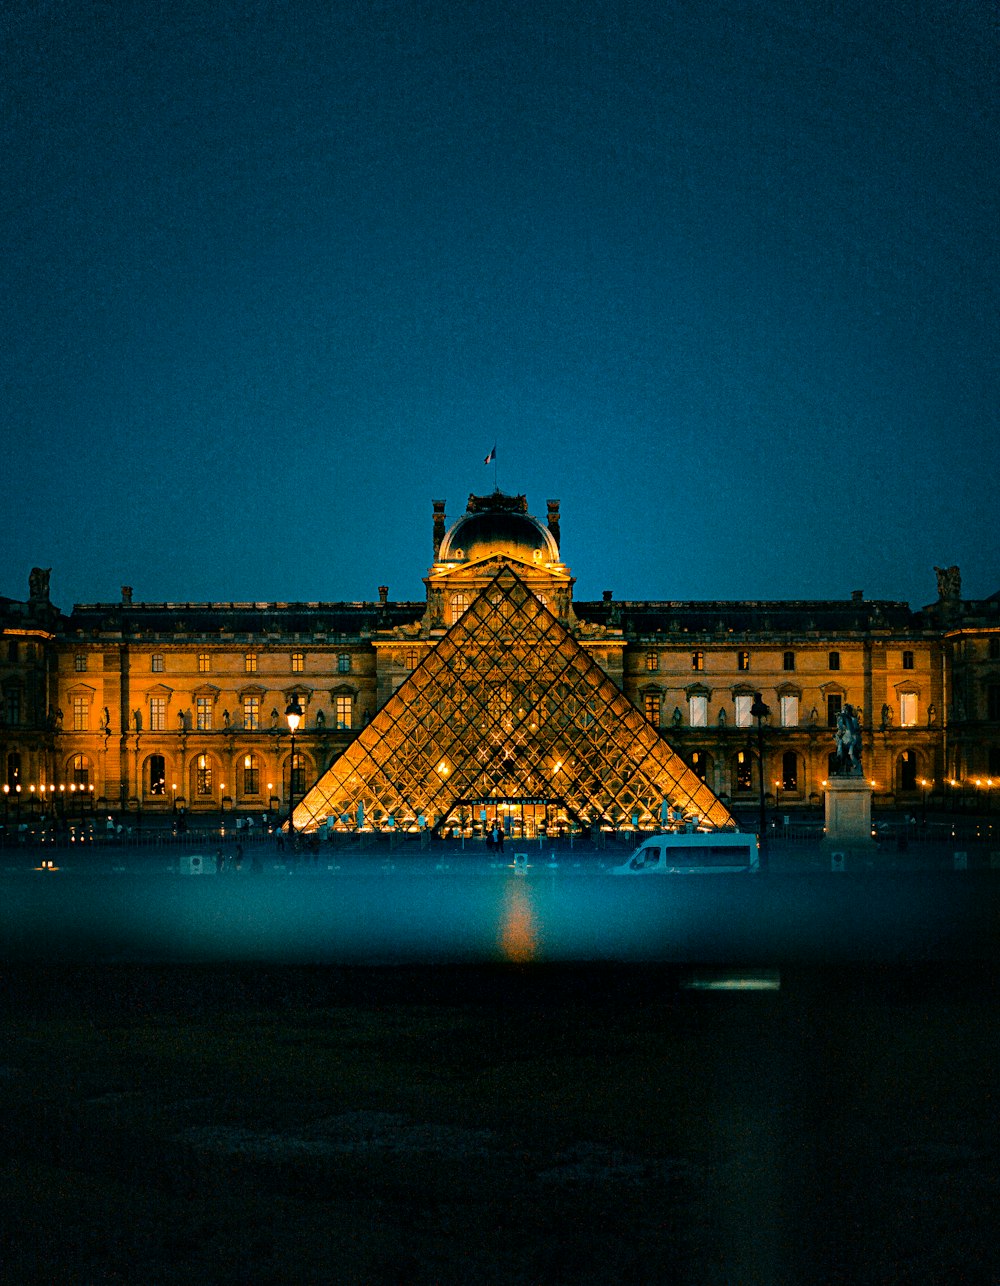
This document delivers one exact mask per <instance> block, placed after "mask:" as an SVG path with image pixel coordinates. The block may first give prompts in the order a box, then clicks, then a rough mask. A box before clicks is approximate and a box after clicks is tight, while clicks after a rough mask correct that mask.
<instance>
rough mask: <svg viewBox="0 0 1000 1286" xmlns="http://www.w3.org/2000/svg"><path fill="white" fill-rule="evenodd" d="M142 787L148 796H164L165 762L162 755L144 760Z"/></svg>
mask: <svg viewBox="0 0 1000 1286" xmlns="http://www.w3.org/2000/svg"><path fill="white" fill-rule="evenodd" d="M143 785H144V786H145V788H146V793H147V794H148V795H165V794H166V791H167V761H166V760H165V759H164V757H163V756H162V755H150V756H149V758H148V759H147V760H146V771H145V772H144V773H143Z"/></svg>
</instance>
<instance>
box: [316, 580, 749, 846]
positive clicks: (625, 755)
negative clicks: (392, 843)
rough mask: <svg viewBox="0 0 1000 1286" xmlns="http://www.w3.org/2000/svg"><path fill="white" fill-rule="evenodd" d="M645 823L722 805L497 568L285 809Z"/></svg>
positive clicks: (376, 818) (717, 810)
mask: <svg viewBox="0 0 1000 1286" xmlns="http://www.w3.org/2000/svg"><path fill="white" fill-rule="evenodd" d="M501 801H531V802H536V803H542V802H545V803H548V804H554V805H556V806H557V808H558V809H559V810H560V811H561V812H563V813H564V815H565V817H566V818H567V819H568V820H569V819H572V820H575V821H577V822H578V823H580V824H582V825H588V824H598V825H600V824H607V825H612V826H617V825H621V824H628V823H630V822H632V821H633V819H634V820H635V821H636V822H637V824H638V825H639V826H640V827H656V826H659V825H661V824H662V822H663V820H664V819H665V808H666V807H670V808H672V809H674V810H675V815H676V810H680V811H682V812H683V813H684V815H685V816H686V817H691V816H697V817H698V818H699V819H700V820H701V821H702V822H703V823H706V824H708V825H710V826H714V827H734V826H735V822H734V820H733V818H732V816H731V815H730V813H729V811H728V810H727V809H726V807H725V806H724V805H723V804H722V803H721V802H720V800H719V799H718V798H717V797H716V796H715V794H714V793H713V792H712V791H711V790H710V789H709V787H708V786H706V785H705V783H704V782H703V781H702V780H701V779H700V778H699V777H698V776H697V774H696V773H694V772H693V771H692V769H690V768H689V767H688V766H687V764H685V763H684V761H683V760H682V759H681V757H680V756H679V755H678V754H677V753H676V752H675V751H674V750H672V749H671V747H670V746H669V745H668V744H667V742H666V740H665V739H664V738H663V737H662V736H661V735H660V733H659V732H658V731H657V730H656V729H655V728H654V727H653V726H652V724H650V723H649V722H648V720H646V719H645V718H644V717H643V715H642V714H641V713H640V712H639V711H638V710H637V709H636V708H635V706H633V705H632V703H631V702H630V701H629V700H628V698H627V697H626V696H625V695H624V693H622V691H621V690H620V689H619V688H618V687H617V686H616V684H615V683H614V682H613V681H612V680H611V679H610V678H608V676H607V675H606V674H605V673H604V671H603V670H602V669H601V668H600V667H599V666H598V665H597V664H596V663H595V662H594V661H593V660H592V659H591V657H590V656H589V654H588V653H587V651H586V649H585V648H583V647H581V645H580V644H579V643H578V642H577V641H576V639H575V638H574V637H573V636H572V634H571V633H570V632H569V631H568V630H567V629H566V628H565V627H564V626H563V625H562V624H561V623H560V622H559V620H558V619H557V618H556V617H555V616H554V615H553V614H552V613H551V612H550V611H549V610H548V608H547V607H546V606H545V605H544V604H543V603H542V602H541V601H540V600H539V599H538V598H536V597H535V595H534V594H533V593H532V592H531V590H530V589H528V587H527V586H526V585H525V584H524V582H523V581H522V580H521V579H520V578H519V577H518V575H517V574H516V572H514V571H513V570H512V569H511V568H510V567H509V566H504V567H502V568H501V569H500V571H498V572H497V574H496V576H495V577H494V578H493V579H492V581H490V582H489V584H488V585H487V586H486V588H485V589H484V590H482V592H481V593H480V594H479V595H478V596H477V597H476V598H475V599H474V601H473V602H472V603H471V605H470V606H469V607H468V609H467V610H466V611H465V613H464V614H463V615H462V616H461V617H460V618H459V619H458V620H457V621H456V622H455V623H454V624H453V625H452V626H451V628H450V629H449V630H448V631H447V633H446V634H445V635H444V636H443V637H442V639H441V641H440V642H439V643H438V645H437V647H436V648H435V649H434V650H433V651H431V652H430V653H429V654H428V655H427V656H426V657H425V659H424V660H423V662H422V663H421V664H420V665H419V666H418V667H417V668H416V669H415V670H414V671H413V673H412V674H411V675H410V676H409V677H408V678H407V679H406V680H404V682H403V683H402V684H400V686H399V687H398V688H397V689H396V691H395V692H394V693H393V695H392V696H391V697H390V698H389V700H388V701H387V702H386V703H385V705H384V706H383V707H382V708H381V710H379V711H378V713H377V714H376V715H375V717H374V718H373V719H372V721H371V723H369V724H368V726H367V727H366V728H364V730H363V731H362V732H361V733H359V735H358V737H357V738H356V739H355V740H354V741H353V742H352V743H351V744H350V746H348V747H347V749H346V750H345V751H344V752H343V754H341V755H340V756H339V757H338V758H337V759H336V760H335V761H334V763H333V764H332V765H331V766H330V768H329V769H328V770H327V771H326V772H325V773H324V774H323V776H322V777H321V778H320V779H319V781H318V782H317V783H316V784H315V785H314V786H313V787H312V788H311V789H310V790H309V791H308V792H307V793H306V795H305V797H304V798H303V799H302V801H301V802H300V803H299V804H298V805H297V806H296V808H295V812H294V824H295V826H296V828H297V829H299V830H312V829H314V828H315V827H317V826H319V825H321V824H323V823H330V824H333V825H337V826H343V827H347V828H350V829H354V828H355V826H358V827H360V826H362V825H364V826H369V825H377V826H384V825H386V824H387V823H388V821H389V819H392V824H393V825H394V826H395V827H396V829H398V830H410V829H415V828H417V827H419V826H422V825H424V826H427V827H431V828H434V829H440V828H442V827H443V826H444V825H445V824H446V823H447V822H449V819H451V821H450V824H459V823H461V822H463V821H464V820H466V819H468V818H469V817H470V816H471V815H472V814H473V812H474V811H475V810H478V809H479V808H480V807H481V806H482V805H484V804H487V803H499V802H501Z"/></svg>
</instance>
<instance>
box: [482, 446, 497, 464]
mask: <svg viewBox="0 0 1000 1286" xmlns="http://www.w3.org/2000/svg"><path fill="white" fill-rule="evenodd" d="M496 458H497V444H496V443H495V442H494V443H493V447H492V449H491V451H490V453H489V455H488V456H487V457H486V459H485V460H484V461H483V464H492V463H493V461H494V460H495V459H496Z"/></svg>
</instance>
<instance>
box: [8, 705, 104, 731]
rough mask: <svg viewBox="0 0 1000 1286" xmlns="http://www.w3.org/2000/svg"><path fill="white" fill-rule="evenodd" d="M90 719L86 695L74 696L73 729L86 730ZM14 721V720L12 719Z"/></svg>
mask: <svg viewBox="0 0 1000 1286" xmlns="http://www.w3.org/2000/svg"><path fill="white" fill-rule="evenodd" d="M89 721H90V702H89V701H88V700H87V698H86V697H74V698H73V731H74V732H86V731H87V725H88V723H89ZM11 722H12V723H13V722H14V720H13V719H12V720H11Z"/></svg>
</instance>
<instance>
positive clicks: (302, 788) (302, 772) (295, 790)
mask: <svg viewBox="0 0 1000 1286" xmlns="http://www.w3.org/2000/svg"><path fill="white" fill-rule="evenodd" d="M291 776H292V782H291V785H292V794H294V795H304V794H305V793H306V761H305V760H304V759H303V758H302V756H301V755H300V754H295V755H293V756H292V763H291Z"/></svg>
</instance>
